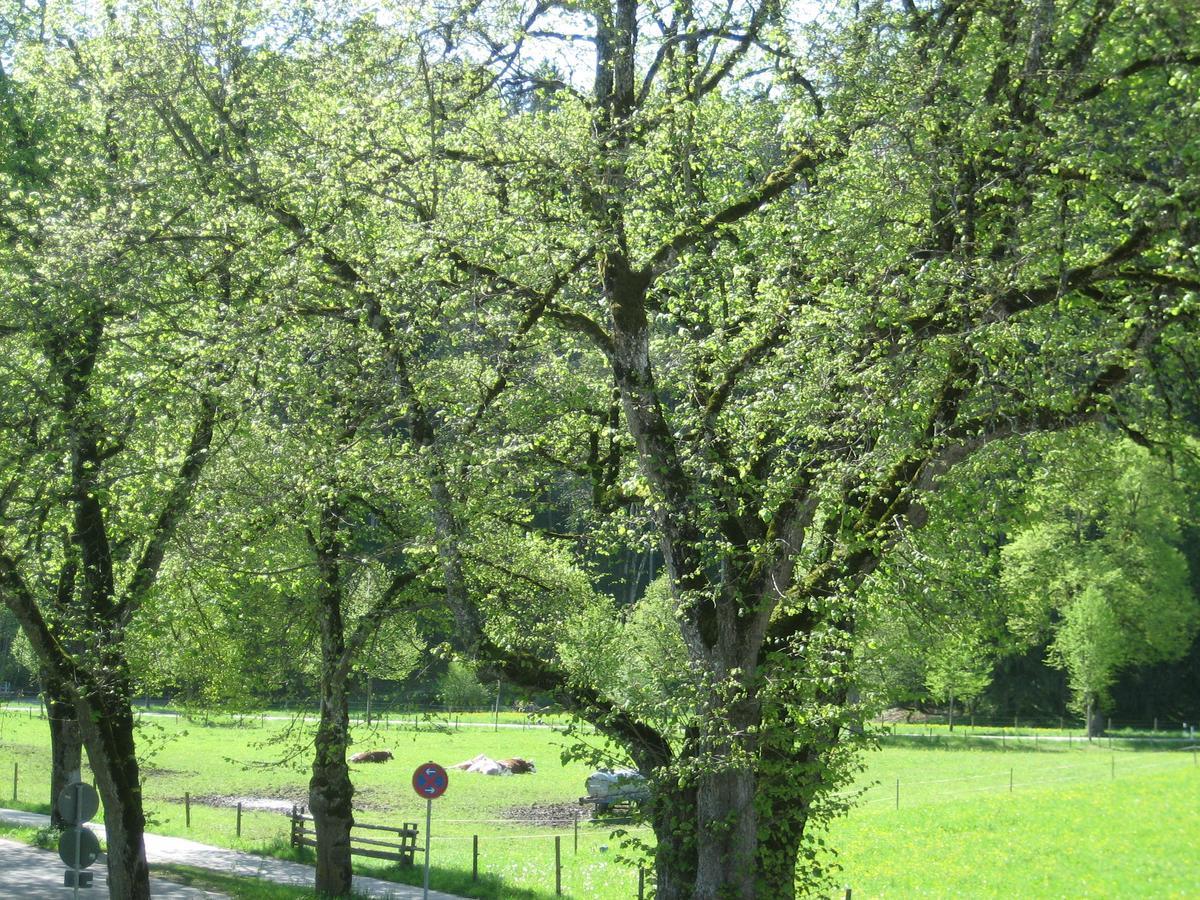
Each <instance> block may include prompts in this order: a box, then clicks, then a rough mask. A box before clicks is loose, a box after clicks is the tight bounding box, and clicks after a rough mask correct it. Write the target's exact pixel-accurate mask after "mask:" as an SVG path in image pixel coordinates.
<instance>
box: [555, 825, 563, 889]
mask: <svg viewBox="0 0 1200 900" xmlns="http://www.w3.org/2000/svg"><path fill="white" fill-rule="evenodd" d="M554 894H555V896H557V897H561V896H562V838H561V837H559V836H558V835H557V834H556V835H555V836H554Z"/></svg>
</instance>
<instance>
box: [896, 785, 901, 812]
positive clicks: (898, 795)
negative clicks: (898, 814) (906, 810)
mask: <svg viewBox="0 0 1200 900" xmlns="http://www.w3.org/2000/svg"><path fill="white" fill-rule="evenodd" d="M899 808H900V779H899V778H897V779H896V809H899Z"/></svg>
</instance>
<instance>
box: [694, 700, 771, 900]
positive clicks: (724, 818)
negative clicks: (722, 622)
mask: <svg viewBox="0 0 1200 900" xmlns="http://www.w3.org/2000/svg"><path fill="white" fill-rule="evenodd" d="M708 715H709V717H710V718H709V721H708V722H706V723H704V725H702V726H701V728H702V732H701V743H700V746H701V752H702V754H703V756H704V757H705V758H703V759H702V761H701V774H700V775H699V777H698V778H697V780H696V820H697V828H696V855H697V866H696V889H695V893H694V896H695V897H696V898H697V900H716V898H734V897H736V898H746V900H749V898H753V897H755V896H756V893H755V883H756V880H757V879H756V877H755V866H756V862H757V856H758V815H757V811H756V808H755V804H754V792H755V785H756V782H757V779H756V775H757V772H756V771H755V769H754V768H752V767H751V763H750V760H751V759H753V758H754V756H755V754H754V747H753V746H751V744H750V743H749V742H752V741H754V740H755V737H754V735H755V734H756V732H757V730H758V726H759V724H760V723H761V715H760V712H759V709H758V705H757V703H755V702H754V701H753V700H750V699H746V700H742V701H741V702H737V703H733V704H725V705H722V704H719V703H717V704H714V705H713V707H712V708H711V709H710V711H709V713H708ZM704 730H710V732H711V731H716V732H717V733H716V734H711V733H710V735H708V736H705V735H704V734H703V731H704Z"/></svg>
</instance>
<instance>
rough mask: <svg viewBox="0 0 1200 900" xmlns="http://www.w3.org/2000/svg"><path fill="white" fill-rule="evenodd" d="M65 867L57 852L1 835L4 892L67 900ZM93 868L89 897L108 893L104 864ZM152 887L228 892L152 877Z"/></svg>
mask: <svg viewBox="0 0 1200 900" xmlns="http://www.w3.org/2000/svg"><path fill="white" fill-rule="evenodd" d="M64 871H65V867H64V866H63V864H62V860H61V859H59V858H58V854H57V853H54V852H53V851H51V850H39V849H37V848H36V847H29V846H26V845H25V844H18V843H17V842H16V841H6V840H3V839H0V896H3V897H6V898H7V897H13V898H17V900H63V898H64V897H70V896H71V894H72V893H73V891H72V890H71V888H67V887H63V872H64ZM90 871H91V872H92V873H94V874H93V878H94V881H93V886H92V888H90V889H89V890H85V891H82V892H81V893H82V895H83V896H84V897H87V898H89V900H91V898H95V897H103V896H105V895H106V894H107V893H108V881H107V880H106V878H105V872H104V866H103V864H101V863H99V862H97V864H96V865H94V866H92V868H91V869H90ZM150 891H151V893H152V894H153V895H154V896H155V897H163V898H170V900H202V898H220V897H224V896H225V895H224V894H211V893H208V892H207V891H199V890H196V889H195V888H189V887H183V886H182V885H178V884H171V883H170V882H169V881H162V880H160V879H157V878H155V879H152V880H151V882H150Z"/></svg>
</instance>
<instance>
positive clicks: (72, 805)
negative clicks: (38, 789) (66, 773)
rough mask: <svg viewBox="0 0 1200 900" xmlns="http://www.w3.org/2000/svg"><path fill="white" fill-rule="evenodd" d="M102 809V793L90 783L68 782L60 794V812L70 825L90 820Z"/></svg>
mask: <svg viewBox="0 0 1200 900" xmlns="http://www.w3.org/2000/svg"><path fill="white" fill-rule="evenodd" d="M99 809H100V795H99V794H97V793H96V789H95V788H94V787H92V786H91V785H90V784H84V783H83V782H80V781H77V782H75V783H74V784H68V785H67V786H66V787H65V788H63V789H62V792H61V793H60V794H59V795H58V812H59V815H61V816H62V817H63V821H64V822H67V823H68V824H70V825H82V824H83V823H84V822H90V821H91V820H92V817H93V816H95V815H96V812H97V811H98V810H99Z"/></svg>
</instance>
